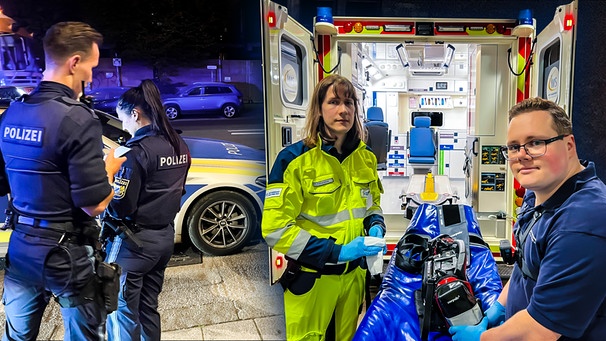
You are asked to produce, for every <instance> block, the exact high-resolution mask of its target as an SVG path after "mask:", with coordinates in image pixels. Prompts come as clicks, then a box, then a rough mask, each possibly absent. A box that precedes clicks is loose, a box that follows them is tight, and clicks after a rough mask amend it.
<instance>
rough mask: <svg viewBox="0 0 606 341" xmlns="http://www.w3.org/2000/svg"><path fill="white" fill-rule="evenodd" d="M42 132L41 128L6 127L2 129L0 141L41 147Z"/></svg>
mask: <svg viewBox="0 0 606 341" xmlns="http://www.w3.org/2000/svg"><path fill="white" fill-rule="evenodd" d="M43 135H44V134H43V130H42V129H41V128H30V127H16V126H9V125H7V126H6V127H4V132H3V134H2V140H4V141H13V142H16V143H24V144H34V145H41V144H42V137H43Z"/></svg>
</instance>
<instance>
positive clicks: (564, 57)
mask: <svg viewBox="0 0 606 341" xmlns="http://www.w3.org/2000/svg"><path fill="white" fill-rule="evenodd" d="M577 12H578V3H577V1H573V2H571V3H569V4H567V5H562V6H558V7H557V8H556V10H555V14H554V17H553V20H552V21H551V22H550V23H549V24H548V25H547V26H546V27H545V29H543V31H541V33H539V34H538V35H537V41H536V52H535V57H534V70H533V73H532V77H533V79H532V82H531V89H530V93H531V95H532V96H539V97H542V98H545V99H548V100H551V101H554V102H556V103H557V104H558V105H560V106H561V107H562V108H564V109H565V110H566V112H567V113H568V115H569V116H572V113H571V110H572V90H573V89H572V86H573V78H574V77H573V76H574V54H575V43H576V31H577V30H576V20H577Z"/></svg>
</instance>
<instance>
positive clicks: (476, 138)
mask: <svg viewBox="0 0 606 341" xmlns="http://www.w3.org/2000/svg"><path fill="white" fill-rule="evenodd" d="M513 45H514V40H513V39H512V40H511V41H504V42H501V43H494V44H492V43H491V44H486V43H481V44H480V43H469V42H459V41H453V42H450V43H449V42H442V41H424V42H368V41H364V42H338V48H339V50H340V51H341V55H340V61H339V73H340V74H341V75H344V76H346V77H351V78H350V79H351V80H352V81H353V83H354V84H355V85H356V86H357V87H358V89H359V90H360V91H359V94H358V95H359V98H361V99H362V101H361V102H362V103H360V104H361V107H360V109H361V111H362V112H363V113H364V119H365V120H366V121H368V113H369V112H371V113H372V112H374V111H377V110H378V108H379V109H380V111H382V113H383V120H384V122H385V123H387V127H388V128H387V129H388V131H389V132H388V136H389V138H390V140H389V144H388V145H387V146H385V145H379V146H375V145H373V143H372V142H373V140H375V139H374V138H373V136H372V134H369V135H370V142H369V143H370V145H371V148H373V149H378V150H380V149H381V148H386V154H387V155H386V162H385V163H386V164H385V167H384V168H383V169H382V168H381V167H379V175H380V177H381V181H382V184H383V188H384V190H385V193H384V194H383V196H382V200H381V205H382V208H383V212H384V215H385V218H386V220H387V221H386V222H387V226H388V233H387V235H386V238H387V239H388V243H389V244H391V243H395V242H397V240H398V239H399V238H400V237H401V236H402V234H403V232H404V230H405V229H406V227H407V226H408V221H407V219H410V218H411V216H412V213H413V212H414V209H415V207H416V206H418V205H419V204H420V203H422V202H429V203H435V204H442V203H445V202H449V203H466V204H469V205H472V206H473V208H474V210H475V211H476V213H477V217H478V220H479V222H480V226H481V229H482V234H483V236H484V238H485V239H486V241H487V242H488V243H489V244H491V245H498V241H499V240H501V239H507V238H508V235H509V234H510V233H511V227H510V226H508V224H506V219H505V215H506V214H505V212H507V207H506V205H507V202H510V201H509V200H508V199H507V198H506V191H505V188H506V186H505V183H506V174H507V172H506V168H505V167H506V165H505V160H504V158H503V157H502V155H501V153H500V151H499V146H501V145H503V144H504V142H505V138H506V136H505V134H506V127H507V110H508V108H509V107H510V103H512V101H513V96H514V95H515V88H513V86H514V85H513V84H514V83H515V82H513V81H512V79H513V78H512V77H514V76H513V74H512V71H511V70H510V68H509V64H510V63H514V65H516V64H515V63H516V61H515V60H514V61H512V62H510V63H508V62H507V58H514V57H511V56H510V53H508V50H509V49H510V48H512V46H513ZM419 149H425V150H424V151H423V150H421V151H418V150H419ZM379 153H380V152H379ZM415 153H417V154H419V153H420V154H421V155H420V156H417V155H416V154H415ZM428 173H429V176H428ZM495 251H496V250H495Z"/></svg>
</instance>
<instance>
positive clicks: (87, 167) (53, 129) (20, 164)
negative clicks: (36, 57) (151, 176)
mask: <svg viewBox="0 0 606 341" xmlns="http://www.w3.org/2000/svg"><path fill="white" fill-rule="evenodd" d="M73 97H74V93H73V91H72V90H71V89H70V88H69V87H67V86H65V85H63V84H59V83H55V82H48V81H44V82H41V83H40V85H39V86H38V87H37V88H36V90H35V91H34V92H33V93H32V94H31V95H29V96H26V97H24V99H22V100H21V101H17V102H13V103H12V104H11V105H10V107H9V108H8V109H7V110H6V111H5V112H4V114H2V116H1V118H0V120H1V124H0V131H2V140H1V142H0V150H1V151H2V157H3V161H4V163H5V165H6V169H5V172H6V173H5V175H6V176H7V177H8V182H9V183H10V192H11V197H12V199H13V206H14V208H15V210H16V211H17V212H18V214H20V215H25V216H28V217H30V218H38V219H45V220H51V221H59V222H61V221H79V220H80V221H81V220H88V221H90V220H92V219H93V218H91V217H89V216H88V215H86V214H85V213H84V212H83V211H82V210H81V209H80V208H79V207H84V206H94V205H97V204H99V203H100V202H101V201H103V199H105V198H106V197H107V195H108V194H109V193H110V191H111V187H110V185H109V183H108V181H107V173H106V171H105V164H104V162H103V152H102V149H103V142H102V139H101V124H100V122H99V119H98V117H97V116H96V115H95V114H94V113H93V111H92V110H90V109H89V108H88V107H86V106H85V105H83V104H82V103H80V102H78V101H76V100H74V99H72V98H73ZM3 170H4V167H3ZM4 192H6V189H4Z"/></svg>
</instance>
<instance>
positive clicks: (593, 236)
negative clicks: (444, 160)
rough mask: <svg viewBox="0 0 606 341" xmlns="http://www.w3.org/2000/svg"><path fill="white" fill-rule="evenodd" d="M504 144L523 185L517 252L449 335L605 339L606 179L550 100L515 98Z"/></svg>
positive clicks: (458, 337)
mask: <svg viewBox="0 0 606 341" xmlns="http://www.w3.org/2000/svg"><path fill="white" fill-rule="evenodd" d="M502 151H503V155H504V156H505V158H506V159H507V160H508V162H509V168H510V169H511V172H512V173H513V176H514V177H515V178H516V180H518V182H519V183H520V185H522V186H523V187H525V188H526V189H528V191H526V195H525V196H524V202H523V204H522V207H521V210H520V213H518V216H517V221H516V224H515V226H514V236H515V239H516V252H515V254H516V257H517V260H516V263H515V265H514V269H513V273H512V275H511V278H510V280H509V281H508V282H507V284H506V285H505V287H504V288H503V291H502V292H501V295H500V296H499V299H498V301H497V302H495V304H493V305H492V307H491V308H489V309H488V310H487V311H486V312H485V314H484V315H485V318H484V319H483V320H482V321H481V322H480V323H479V324H478V325H475V326H456V327H451V328H450V330H449V331H450V333H451V334H452V335H453V337H452V338H453V340H455V341H456V340H479V339H480V338H481V339H482V340H530V339H533V340H557V339H559V340H603V339H604V336H605V335H606V291H605V290H604V285H603V280H602V278H603V270H604V268H606V225H605V224H604V221H606V186H604V183H603V182H602V181H601V180H600V179H599V178H598V177H597V176H596V170H595V167H594V164H593V162H590V161H584V160H579V159H578V156H577V150H576V143H575V137H574V135H572V123H571V122H570V119H569V118H568V116H567V114H566V112H564V110H563V109H562V108H560V107H559V106H558V105H557V104H555V103H554V102H551V101H547V100H544V99H542V98H538V97H537V98H529V99H526V100H523V101H522V102H520V103H518V104H516V105H515V106H513V107H512V108H511V109H510V110H509V128H508V131H507V146H506V147H503V148H502ZM487 328H490V329H488V330H487Z"/></svg>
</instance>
